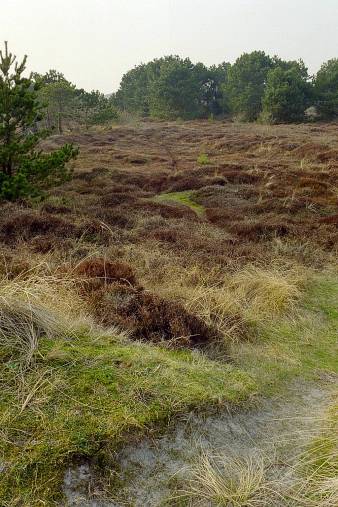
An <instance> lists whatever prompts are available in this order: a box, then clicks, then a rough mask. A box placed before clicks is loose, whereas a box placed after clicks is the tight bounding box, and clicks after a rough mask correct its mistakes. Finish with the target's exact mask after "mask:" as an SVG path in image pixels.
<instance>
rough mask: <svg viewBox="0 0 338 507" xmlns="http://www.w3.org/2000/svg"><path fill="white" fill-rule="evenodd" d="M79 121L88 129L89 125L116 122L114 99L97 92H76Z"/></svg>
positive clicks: (116, 113)
mask: <svg viewBox="0 0 338 507" xmlns="http://www.w3.org/2000/svg"><path fill="white" fill-rule="evenodd" d="M77 96H78V110H79V112H80V115H81V119H80V121H81V122H82V123H84V125H85V127H86V128H88V127H89V126H90V125H102V124H105V123H108V122H112V121H114V120H117V118H118V112H117V109H116V106H115V103H114V97H105V96H104V94H103V93H101V92H99V91H98V90H93V91H91V92H86V91H85V90H83V89H81V90H77Z"/></svg>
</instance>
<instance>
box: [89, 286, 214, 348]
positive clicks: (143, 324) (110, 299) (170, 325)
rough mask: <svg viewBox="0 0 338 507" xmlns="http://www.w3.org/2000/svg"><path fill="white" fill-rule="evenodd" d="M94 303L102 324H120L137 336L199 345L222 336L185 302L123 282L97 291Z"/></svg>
mask: <svg viewBox="0 0 338 507" xmlns="http://www.w3.org/2000/svg"><path fill="white" fill-rule="evenodd" d="M91 304H92V306H93V308H94V312H95V314H96V316H97V318H98V319H99V321H100V322H101V323H102V324H104V325H107V326H111V325H117V326H119V327H120V328H121V329H124V330H126V331H127V332H128V333H129V335H130V336H131V337H132V338H133V339H137V340H144V341H152V342H155V343H159V342H162V341H165V342H170V345H171V346H174V347H182V346H183V347H196V346H202V345H206V344H208V343H209V342H210V341H212V340H215V339H216V338H218V339H219V338H220V337H219V335H218V332H217V330H216V329H214V328H212V327H210V326H207V325H206V324H205V323H204V322H203V321H202V320H201V319H200V318H199V317H197V316H196V315H194V314H192V313H190V312H188V311H187V310H186V309H185V308H184V307H183V306H182V305H181V304H179V303H176V302H174V301H169V300H165V299H163V298H161V297H159V296H157V295H155V294H152V293H150V292H145V291H142V290H141V291H140V290H136V289H133V288H131V287H126V286H121V285H120V284H118V285H113V286H111V287H110V288H109V289H108V288H107V289H102V290H101V291H96V292H95V293H94V294H93V295H92V298H91Z"/></svg>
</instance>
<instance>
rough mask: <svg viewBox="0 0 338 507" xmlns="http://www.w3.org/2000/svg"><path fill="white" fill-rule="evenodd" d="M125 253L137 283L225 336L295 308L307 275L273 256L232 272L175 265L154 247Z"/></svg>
mask: <svg viewBox="0 0 338 507" xmlns="http://www.w3.org/2000/svg"><path fill="white" fill-rule="evenodd" d="M127 258H128V261H131V262H132V263H133V264H134V265H135V264H136V271H137V272H138V276H139V278H140V279H141V283H142V284H144V285H145V286H146V287H147V288H151V289H152V290H153V291H154V292H156V293H157V294H159V295H160V296H162V297H164V298H167V299H171V300H176V301H177V300H178V301H180V302H181V303H182V304H183V305H184V306H185V307H186V309H187V310H188V311H189V312H192V313H194V314H196V315H197V316H199V317H200V318H202V319H203V320H204V322H205V323H206V324H207V325H212V326H215V327H216V328H217V329H218V331H219V332H220V333H221V334H222V335H223V336H224V337H225V339H226V340H230V341H233V340H236V339H240V338H243V337H245V336H246V335H247V334H248V327H247V325H248V324H250V323H259V322H264V321H266V319H273V318H276V317H278V316H280V315H283V314H285V313H286V312H292V311H294V310H295V308H296V306H297V302H298V301H299V299H300V297H301V295H302V290H303V289H304V287H305V285H306V282H307V280H308V279H309V278H310V276H311V273H310V270H309V269H306V268H304V267H302V266H299V265H296V264H295V263H293V264H291V265H286V264H285V262H284V263H283V264H282V263H278V262H277V261H276V262H275V264H272V265H270V266H267V267H264V268H263V267H257V266H254V265H251V264H249V265H247V266H245V267H243V268H239V269H237V270H234V271H233V272H224V271H222V270H221V269H220V268H216V269H214V270H210V271H209V272H207V271H206V270H205V269H203V268H201V267H200V266H197V265H195V266H183V265H180V264H179V262H175V261H176V259H174V258H172V257H171V256H169V255H168V256H166V255H165V254H164V253H163V252H160V251H157V250H156V249H155V248H154V249H153V250H151V251H150V250H148V249H145V248H137V252H135V251H134V250H132V251H130V252H129V254H128V257H127Z"/></svg>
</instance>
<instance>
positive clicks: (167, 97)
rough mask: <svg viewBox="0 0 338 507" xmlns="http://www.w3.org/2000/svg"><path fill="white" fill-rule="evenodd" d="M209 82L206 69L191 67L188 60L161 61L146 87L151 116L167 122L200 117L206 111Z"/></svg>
mask: <svg viewBox="0 0 338 507" xmlns="http://www.w3.org/2000/svg"><path fill="white" fill-rule="evenodd" d="M209 80H210V75H209V72H208V69H207V68H206V67H205V66H204V65H203V64H201V63H198V64H196V65H194V64H193V63H192V62H191V61H190V60H189V58H185V59H182V58H180V57H178V56H169V57H166V58H164V59H162V61H161V63H160V68H159V74H158V75H157V76H156V77H155V78H154V79H153V80H152V83H151V86H150V93H149V102H150V114H151V116H154V117H157V118H170V119H175V118H182V119H193V118H201V117H204V116H205V115H206V114H207V109H208V101H209V98H208V93H209V90H208V82H209ZM209 84H210V83H209Z"/></svg>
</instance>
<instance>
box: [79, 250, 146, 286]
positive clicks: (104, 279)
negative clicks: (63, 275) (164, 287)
mask: <svg viewBox="0 0 338 507" xmlns="http://www.w3.org/2000/svg"><path fill="white" fill-rule="evenodd" d="M73 272H74V274H75V275H76V276H77V277H81V278H82V279H83V282H84V287H85V289H86V290H89V291H91V290H96V289H98V288H100V287H102V286H104V287H106V286H107V285H110V284H112V283H115V282H119V283H120V284H126V285H129V286H133V285H135V284H136V278H135V275H134V272H133V269H132V268H131V266H130V265H129V264H127V263H126V262H113V261H109V260H107V259H105V258H102V257H93V258H90V259H85V260H84V261H82V262H80V264H78V265H77V266H76V267H75V268H74V270H73Z"/></svg>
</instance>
